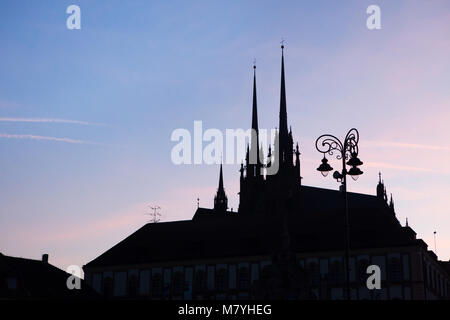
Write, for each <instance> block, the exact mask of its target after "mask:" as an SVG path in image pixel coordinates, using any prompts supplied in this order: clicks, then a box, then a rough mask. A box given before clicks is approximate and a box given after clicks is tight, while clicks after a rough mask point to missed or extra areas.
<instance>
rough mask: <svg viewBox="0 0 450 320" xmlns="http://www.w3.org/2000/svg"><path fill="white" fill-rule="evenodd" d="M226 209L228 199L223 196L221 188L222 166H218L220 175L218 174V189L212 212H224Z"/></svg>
mask: <svg viewBox="0 0 450 320" xmlns="http://www.w3.org/2000/svg"><path fill="white" fill-rule="evenodd" d="M227 209H228V198H227V195H226V194H225V189H224V188H223V172H222V164H220V174H219V187H218V188H217V193H216V196H215V197H214V210H215V211H220V212H225V211H227Z"/></svg>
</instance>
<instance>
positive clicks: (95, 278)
mask: <svg viewBox="0 0 450 320" xmlns="http://www.w3.org/2000/svg"><path fill="white" fill-rule="evenodd" d="M92 288H93V289H94V290H95V291H96V292H98V293H101V292H102V274H101V273H94V274H93V275H92Z"/></svg>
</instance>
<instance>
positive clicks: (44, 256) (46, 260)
mask: <svg viewBox="0 0 450 320" xmlns="http://www.w3.org/2000/svg"><path fill="white" fill-rule="evenodd" d="M42 262H44V263H48V254H47V253H44V254H43V255H42Z"/></svg>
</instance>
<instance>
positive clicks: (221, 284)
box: [216, 268, 227, 291]
mask: <svg viewBox="0 0 450 320" xmlns="http://www.w3.org/2000/svg"><path fill="white" fill-rule="evenodd" d="M216 289H217V291H225V290H226V289H227V272H226V270H225V269H224V268H221V269H219V270H217V272H216Z"/></svg>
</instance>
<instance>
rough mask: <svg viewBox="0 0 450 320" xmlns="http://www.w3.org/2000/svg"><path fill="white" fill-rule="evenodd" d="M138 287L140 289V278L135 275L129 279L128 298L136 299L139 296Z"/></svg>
mask: <svg viewBox="0 0 450 320" xmlns="http://www.w3.org/2000/svg"><path fill="white" fill-rule="evenodd" d="M138 287H139V282H138V277H137V276H136V275H135V274H133V275H131V276H130V278H129V279H128V296H129V297H132V298H134V297H136V296H137V294H138Z"/></svg>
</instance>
